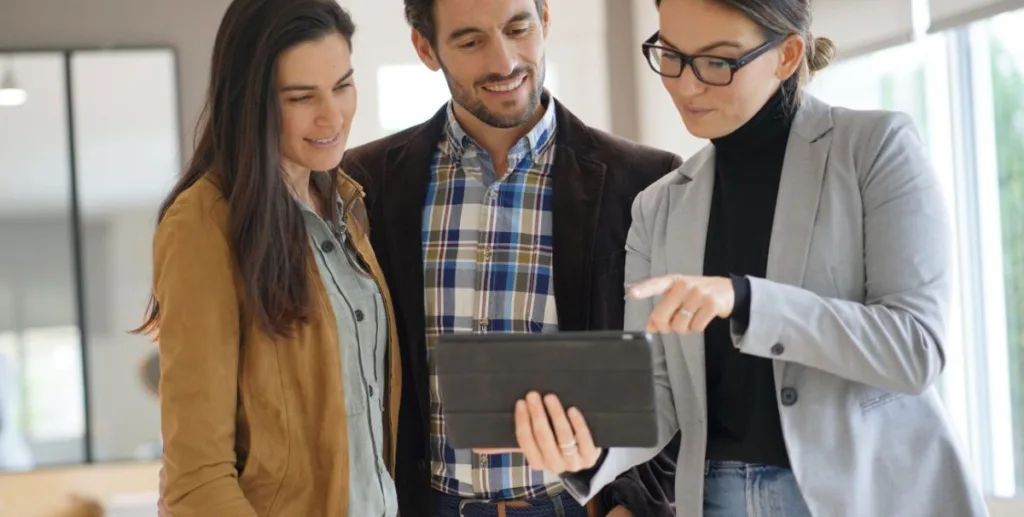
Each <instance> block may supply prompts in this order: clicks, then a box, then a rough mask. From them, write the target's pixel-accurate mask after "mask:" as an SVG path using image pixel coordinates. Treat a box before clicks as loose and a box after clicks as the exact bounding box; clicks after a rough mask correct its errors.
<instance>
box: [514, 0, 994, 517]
mask: <svg viewBox="0 0 1024 517" xmlns="http://www.w3.org/2000/svg"><path fill="white" fill-rule="evenodd" d="M656 4H658V7H659V11H660V31H659V32H658V33H657V34H655V35H654V36H653V37H651V39H649V40H648V41H647V42H646V43H644V45H643V52H644V54H645V56H646V57H647V59H648V62H649V63H650V65H651V68H652V69H653V70H654V71H655V72H657V73H658V74H660V75H661V76H662V78H663V83H664V85H665V88H666V89H667V90H668V92H669V93H670V95H671V96H672V99H673V101H674V103H675V105H676V108H677V109H678V110H679V112H680V114H681V115H682V118H683V122H684V123H685V124H686V127H687V129H688V130H689V131H690V132H691V133H693V134H694V135H696V136H698V137H702V138H708V139H710V140H711V145H709V146H708V147H707V148H705V149H704V150H702V151H700V152H699V153H697V154H696V155H695V156H694V157H693V158H691V159H690V160H689V161H688V162H686V164H685V165H684V166H683V167H682V168H681V169H680V170H679V171H677V172H675V173H672V174H670V175H669V176H667V177H665V178H664V179H663V180H661V181H660V182H659V183H657V184H655V185H654V186H652V187H651V188H649V189H648V190H646V191H645V192H643V193H642V194H641V195H640V196H639V197H638V199H637V200H636V203H635V204H634V208H633V227H632V228H631V230H630V234H629V238H628V242H627V254H628V255H627V259H626V282H627V285H628V286H630V295H631V300H630V301H629V302H628V303H627V307H626V328H627V329H633V330H642V329H646V330H647V331H649V332H652V333H657V336H658V337H657V338H656V342H657V345H656V346H655V347H654V348H655V349H656V354H655V355H656V358H657V361H656V365H657V366H658V367H659V368H658V369H659V374H658V375H657V378H656V386H657V387H658V397H659V400H658V404H659V408H660V411H659V413H660V418H659V420H660V423H659V425H660V427H661V429H660V434H661V436H662V439H663V440H665V441H667V440H668V439H669V438H670V437H672V436H673V434H674V433H675V432H676V431H677V430H681V431H682V433H681V434H682V438H683V441H682V444H681V449H680V456H679V460H678V470H677V484H676V491H677V493H676V497H677V511H678V513H679V514H680V515H688V516H693V515H705V516H707V517H718V516H723V517H724V516H742V515H757V516H761V517H770V516H783V515H785V516H789V517H794V516H806V515H815V516H829V517H840V516H850V517H854V516H857V517H860V516H890V515H892V516H895V515H899V516H901V517H910V516H922V517H924V516H937V515H957V516H972V515H984V514H985V512H986V510H985V505H984V501H983V499H982V497H981V495H980V493H979V490H978V488H977V486H976V485H975V482H974V481H973V480H972V479H971V474H970V467H969V466H968V464H967V461H966V460H965V457H964V455H963V453H962V451H961V450H960V446H959V445H958V444H957V443H956V442H957V439H956V438H955V437H954V433H953V430H952V429H951V427H950V425H949V424H948V422H947V418H946V415H945V413H944V411H943V408H942V403H941V401H940V399H939V396H938V394H937V392H936V390H935V388H934V387H933V384H934V382H935V380H936V379H937V378H938V377H939V374H940V373H941V372H942V370H943V366H944V361H945V359H944V354H943V345H944V337H945V325H946V317H947V311H948V306H949V304H948V299H949V296H950V276H949V272H950V267H949V254H948V248H949V245H950V242H949V232H950V228H949V223H948V221H947V215H946V207H945V200H944V198H943V195H942V193H941V190H940V188H939V185H938V183H937V181H936V178H935V176H934V174H933V172H932V168H931V166H930V165H929V163H928V158H927V156H926V153H925V149H924V147H923V145H922V143H921V141H920V139H919V138H918V136H917V133H916V130H915V128H914V127H913V124H912V123H911V121H910V119H909V118H908V117H906V116H904V115H902V114H898V113H890V112H881V111H875V112H864V111H851V110H846V109H841V108H835V107H831V106H828V105H826V104H824V103H823V102H821V101H819V100H817V99H815V98H814V97H812V96H810V95H808V94H807V93H805V92H804V91H803V88H804V85H805V84H806V82H807V81H808V79H809V78H810V77H811V75H812V74H813V73H814V72H816V71H818V70H820V69H822V68H824V67H825V66H826V65H827V64H828V63H829V61H830V60H831V58H832V56H833V54H834V51H835V49H834V48H833V46H832V43H831V42H830V41H829V40H827V39H823V38H814V37H812V35H811V34H810V33H809V26H810V20H811V12H810V9H811V8H810V1H809V0H758V1H755V0H660V1H656ZM545 406H546V407H545ZM545 409H546V411H545ZM516 425H517V436H518V437H519V440H520V446H521V447H522V449H523V452H524V453H525V454H526V456H527V458H528V461H529V462H530V464H531V465H532V466H534V468H544V469H548V470H551V471H555V472H560V473H567V474H566V475H565V480H566V484H567V486H568V487H569V488H570V490H571V491H572V492H573V493H574V495H576V496H578V497H579V498H580V500H581V501H585V500H587V499H589V498H590V497H591V496H592V495H593V494H595V493H596V492H597V490H599V489H600V488H601V486H603V485H604V484H606V483H607V482H609V481H610V480H612V479H614V477H615V475H616V474H618V473H619V472H622V471H624V470H625V469H627V468H629V467H630V466H632V465H635V464H638V463H641V462H643V461H646V460H647V459H649V458H650V457H652V456H653V455H654V453H656V452H657V451H658V450H660V447H656V448H652V449H650V450H648V451H643V450H637V449H611V450H608V451H601V450H599V449H597V448H596V447H595V444H594V443H593V441H592V440H591V438H590V436H591V435H590V432H589V430H588V429H587V427H586V423H585V421H584V415H581V414H580V412H578V411H576V410H571V411H569V412H568V414H567V413H566V411H564V410H563V408H562V407H561V405H560V404H559V402H558V400H557V396H554V395H551V394H549V395H547V397H546V398H545V399H543V400H542V399H541V398H540V397H539V396H538V395H537V394H533V393H531V394H530V395H528V396H527V397H526V400H525V401H523V402H521V403H520V404H518V405H517V408H516ZM568 473H576V474H568Z"/></svg>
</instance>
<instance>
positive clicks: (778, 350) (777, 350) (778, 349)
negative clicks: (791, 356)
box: [772, 343, 786, 355]
mask: <svg viewBox="0 0 1024 517" xmlns="http://www.w3.org/2000/svg"><path fill="white" fill-rule="evenodd" d="M785 351H786V347H784V346H782V343H775V344H774V345H772V355H782V353H783V352H785Z"/></svg>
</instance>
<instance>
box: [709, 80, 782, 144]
mask: <svg viewBox="0 0 1024 517" xmlns="http://www.w3.org/2000/svg"><path fill="white" fill-rule="evenodd" d="M792 90H793V88H792V87H791V86H790V84H789V82H788V81H787V82H786V83H783V85H782V86H780V87H779V89H778V90H776V91H775V93H774V94H773V95H772V96H771V97H770V98H769V99H768V101H767V102H765V104H764V106H762V107H761V109H760V110H759V111H758V112H757V113H756V114H755V115H754V116H753V117H751V119H750V120H748V121H747V122H746V123H745V124H743V125H742V126H740V127H739V129H737V130H735V131H733V132H732V133H729V134H728V135H725V136H722V137H719V138H713V139H712V140H711V143H712V144H713V145H714V146H715V150H716V151H719V152H723V151H724V152H725V153H728V154H732V153H731V152H732V151H741V152H742V154H741V155H745V156H748V157H749V156H750V154H751V153H752V152H757V151H759V150H765V149H774V148H775V146H777V145H779V144H780V142H785V141H787V140H788V139H789V130H790V128H791V127H792V124H793V116H794V114H795V113H794V111H795V110H792V109H790V105H791V104H790V101H791V100H792V99H791V94H790V93H789V92H791V91H792ZM783 145H784V144H783Z"/></svg>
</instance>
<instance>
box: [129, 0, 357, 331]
mask: <svg viewBox="0 0 1024 517" xmlns="http://www.w3.org/2000/svg"><path fill="white" fill-rule="evenodd" d="M354 33H355V25H354V24H353V23H352V19H351V17H350V16H349V15H348V13H347V12H346V11H345V10H344V9H342V8H341V6H339V5H338V3H337V1H336V0H234V1H233V2H232V3H231V5H230V6H229V7H228V10H227V13H225V15H224V19H223V20H222V21H221V25H220V28H219V29H218V31H217V39H216V42H215V43H214V48H213V61H212V66H211V67H210V84H209V89H208V91H207V100H206V105H205V107H204V109H203V113H202V116H201V117H200V122H199V125H198V127H197V135H201V136H200V137H199V140H198V143H197V145H196V149H195V153H194V155H193V157H192V159H191V161H190V163H189V165H188V168H187V169H186V170H185V173H184V175H182V177H181V178H180V179H179V180H178V182H177V184H176V185H175V186H174V188H173V189H171V192H170V194H169V195H168V196H167V199H166V200H164V202H163V204H162V205H161V207H160V212H159V217H158V221H160V220H163V217H164V215H165V214H166V213H167V210H168V208H169V207H170V206H171V205H173V204H174V202H175V200H176V199H177V198H178V196H179V195H181V193H182V192H184V191H185V190H187V189H188V188H189V187H191V186H192V185H193V184H195V183H196V182H197V181H199V179H200V178H202V177H203V176H206V175H209V176H210V177H211V179H212V180H213V181H214V183H216V184H217V186H218V188H219V189H220V190H221V193H222V194H223V196H224V198H225V199H226V200H227V203H228V207H229V208H228V211H229V227H228V231H229V234H228V239H229V245H230V247H231V252H232V254H233V256H234V260H235V263H236V265H237V267H238V270H239V272H240V273H241V278H242V282H243V287H244V306H245V308H246V311H245V316H246V317H247V318H251V319H252V320H254V321H255V322H256V323H258V324H259V325H260V326H262V327H263V328H264V329H266V330H267V331H268V332H270V333H272V334H275V335H279V336H284V335H287V334H288V333H289V332H290V330H291V329H292V328H293V325H294V324H296V323H301V322H304V321H307V320H308V318H309V315H310V312H311V308H310V305H311V296H310V294H311V293H310V284H311V281H310V280H311V279H310V276H309V273H308V269H307V268H308V260H309V253H310V251H309V249H308V246H307V244H306V239H307V235H306V230H305V226H304V225H303V220H302V213H301V211H300V209H299V207H298V205H297V204H296V202H295V201H294V199H293V198H292V196H291V193H290V191H289V189H288V187H287V184H286V182H285V179H284V173H283V171H282V170H281V166H280V163H281V154H280V145H279V138H280V132H281V115H280V106H279V103H278V97H277V91H276V86H275V81H276V65H277V58H278V56H280V55H281V53H282V52H284V51H285V50H288V49H290V48H292V47H295V46H296V45H299V44H302V43H306V42H310V41H319V40H321V39H322V38H324V37H326V36H328V35H332V34H340V35H341V36H343V37H344V38H345V40H346V41H347V42H348V44H349V48H351V46H352V36H353V34H354ZM336 181H337V179H336V177H335V176H334V175H332V185H331V187H332V188H331V189H330V190H328V191H327V192H322V193H320V195H323V196H325V197H326V196H328V195H330V194H331V193H333V192H334V191H335V188H334V187H336V185H335V184H334V183H335V182H336ZM324 206H326V207H328V212H329V213H328V214H327V215H328V217H329V220H333V219H334V216H336V213H335V211H336V207H335V204H334V203H331V202H328V203H324ZM158 224H159V223H158ZM146 312H147V314H146V318H145V322H144V323H143V325H142V326H141V327H139V328H138V329H135V330H134V332H136V333H149V334H154V335H155V334H156V333H158V331H159V323H160V303H159V301H158V300H156V298H155V296H153V297H151V299H150V303H149V307H148V309H147V311H146Z"/></svg>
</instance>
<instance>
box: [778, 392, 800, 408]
mask: <svg viewBox="0 0 1024 517" xmlns="http://www.w3.org/2000/svg"><path fill="white" fill-rule="evenodd" d="M781 395H782V405H783V406H787V407H789V406H792V405H794V404H796V399H797V396H796V389H794V388H782V393H781Z"/></svg>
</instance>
